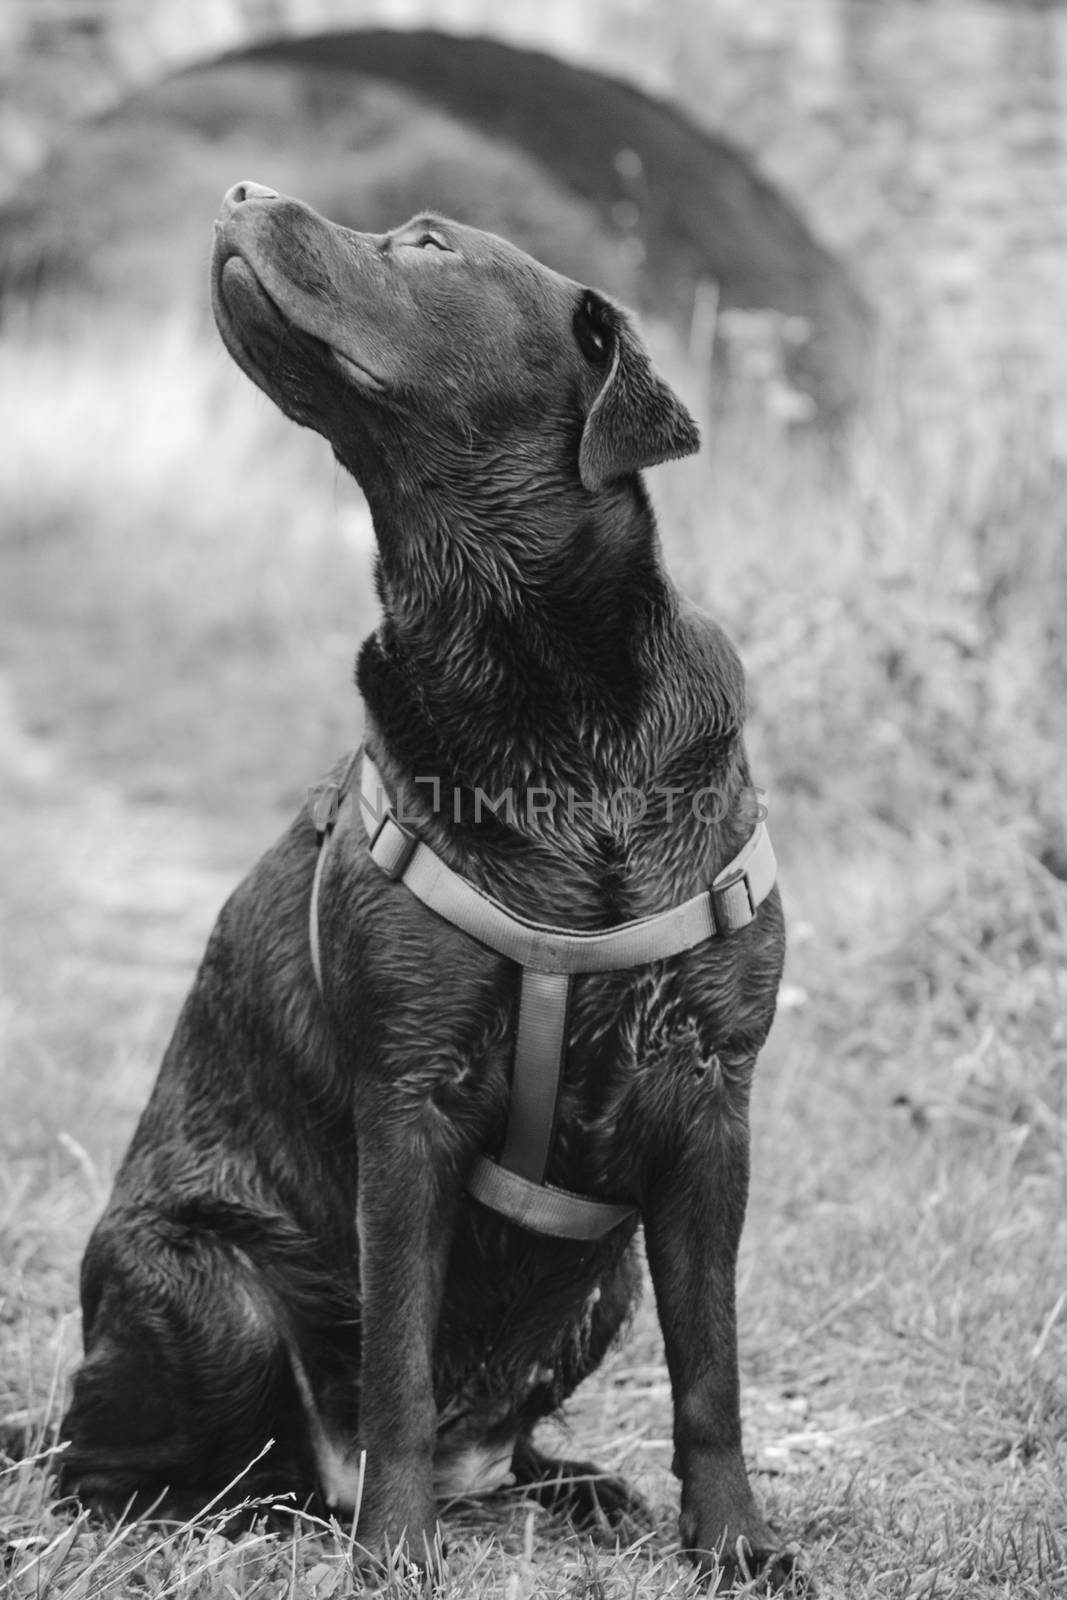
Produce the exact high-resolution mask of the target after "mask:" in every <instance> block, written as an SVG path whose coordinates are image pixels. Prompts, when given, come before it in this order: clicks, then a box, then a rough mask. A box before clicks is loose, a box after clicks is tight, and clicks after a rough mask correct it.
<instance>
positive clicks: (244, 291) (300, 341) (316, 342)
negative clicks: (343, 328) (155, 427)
mask: <svg viewBox="0 0 1067 1600" xmlns="http://www.w3.org/2000/svg"><path fill="white" fill-rule="evenodd" d="M212 280H213V282H212V287H213V290H214V293H213V295H212V300H213V303H214V310H215V320H216V322H217V323H218V325H219V332H220V333H221V334H222V337H223V340H224V341H225V344H226V347H227V349H228V350H229V351H230V354H231V355H232V356H233V358H234V360H235V361H236V362H237V363H238V365H239V366H240V367H242V368H243V369H244V370H245V371H246V372H247V373H248V376H249V377H250V378H252V379H253V381H254V382H256V383H258V384H259V385H260V387H261V388H265V389H267V390H268V392H270V391H271V390H272V389H273V387H274V385H273V384H272V382H271V375H272V371H273V369H274V367H275V366H276V363H277V357H278V354H279V351H280V349H281V347H282V345H283V343H288V342H290V341H291V342H293V343H294V344H296V345H297V346H298V347H299V348H300V349H302V350H304V351H306V352H307V353H308V355H310V356H311V357H312V358H313V359H316V360H317V361H319V362H320V363H322V364H323V365H329V366H332V367H333V369H334V370H335V371H340V372H341V373H342V374H343V376H344V378H345V379H346V380H347V382H348V383H350V384H351V385H352V386H353V387H354V388H356V389H359V390H362V391H364V392H367V393H371V394H382V393H383V392H384V390H385V385H384V383H383V382H382V380H381V379H380V378H379V377H378V376H377V374H376V373H374V372H371V371H370V369H369V368H367V367H365V366H363V365H362V364H361V363H360V362H359V361H357V360H355V359H354V358H353V357H352V356H351V355H349V354H348V353H347V352H346V351H342V350H338V349H337V348H336V346H335V345H333V344H331V343H330V342H329V341H328V340H325V339H323V338H321V337H320V336H319V335H318V334H314V333H310V332H308V330H307V329H306V328H303V327H301V325H300V323H299V322H297V321H295V320H294V318H293V317H292V316H290V314H289V313H288V312H287V311H286V310H285V309H284V307H282V306H281V305H279V304H278V302H277V300H275V298H274V296H273V295H272V294H271V293H270V291H269V290H268V289H267V288H266V287H265V286H264V284H263V281H262V279H261V278H260V277H259V276H258V274H257V273H256V271H255V269H254V268H253V267H252V266H251V265H250V263H249V262H248V260H247V258H246V257H245V256H243V255H241V254H240V253H239V252H238V251H236V250H230V251H229V252H228V253H227V252H226V250H225V248H224V247H223V246H222V244H221V241H220V242H219V243H218V244H217V245H216V252H215V259H214V262H213V272H212Z"/></svg>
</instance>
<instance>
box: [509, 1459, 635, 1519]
mask: <svg viewBox="0 0 1067 1600" xmlns="http://www.w3.org/2000/svg"><path fill="white" fill-rule="evenodd" d="M512 1471H513V1473H514V1475H515V1483H516V1485H517V1486H518V1487H519V1488H521V1489H522V1490H523V1493H524V1494H525V1495H526V1496H527V1497H528V1498H529V1499H533V1500H536V1501H537V1502H538V1503H539V1504H540V1505H543V1506H544V1507H545V1508H546V1509H547V1510H549V1511H551V1512H552V1513H553V1514H554V1515H556V1516H561V1517H566V1519H567V1521H568V1522H570V1524H571V1525H572V1527H574V1528H578V1529H581V1530H583V1531H591V1532H596V1531H597V1530H601V1531H603V1530H605V1529H607V1530H610V1531H611V1532H613V1533H619V1532H624V1533H632V1534H633V1535H634V1536H636V1535H637V1534H639V1533H641V1532H643V1531H645V1530H646V1529H647V1528H649V1527H650V1526H651V1524H652V1513H651V1511H650V1509H649V1507H648V1506H647V1505H646V1503H645V1501H644V1500H642V1498H641V1496H640V1495H639V1494H637V1493H636V1492H635V1491H634V1490H633V1489H631V1488H630V1486H629V1484H627V1483H626V1482H625V1481H624V1480H623V1479H622V1478H616V1477H612V1476H611V1475H610V1474H609V1473H606V1472H601V1471H600V1469H599V1468H598V1467H596V1466H594V1465H593V1463H592V1462H591V1461H566V1460H557V1459H556V1458H555V1457H554V1456H546V1455H542V1453H541V1451H540V1450H537V1449H535V1448H534V1446H533V1445H531V1444H529V1443H523V1444H520V1445H519V1446H518V1448H517V1449H516V1451H515V1455H514V1457H513V1460H512Z"/></svg>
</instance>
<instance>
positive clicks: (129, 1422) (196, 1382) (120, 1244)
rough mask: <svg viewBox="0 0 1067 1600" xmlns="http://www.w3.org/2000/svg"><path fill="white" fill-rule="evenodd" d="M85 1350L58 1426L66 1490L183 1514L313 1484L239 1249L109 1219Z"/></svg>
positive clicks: (116, 1505)
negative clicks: (219, 1499) (218, 1499)
mask: <svg viewBox="0 0 1067 1600" xmlns="http://www.w3.org/2000/svg"><path fill="white" fill-rule="evenodd" d="M82 1300H83V1306H84V1314H85V1349H86V1358H85V1362H84V1364H83V1366H82V1367H81V1369H80V1371H79V1372H78V1374H77V1376H76V1378H75V1382H74V1392H73V1397H72V1400H71V1405H70V1408H69V1410H68V1412H67V1415H66V1417H65V1419H64V1422H63V1426H62V1437H63V1438H64V1439H66V1440H68V1441H69V1444H68V1446H67V1448H66V1450H65V1451H64V1452H63V1455H62V1456H61V1458H60V1484H61V1487H62V1489H63V1492H64V1493H67V1494H72V1495H76V1496H77V1497H78V1498H79V1499H81V1500H82V1501H83V1503H86V1504H89V1505H91V1506H93V1507H94V1508H95V1509H97V1510H100V1511H103V1512H113V1513H117V1512H120V1511H121V1510H122V1509H123V1508H124V1507H125V1506H126V1505H127V1503H129V1502H130V1501H131V1500H132V1501H133V1503H134V1510H135V1511H141V1510H144V1509H147V1507H148V1506H149V1505H150V1504H152V1503H153V1502H154V1501H156V1500H160V1499H161V1497H162V1500H161V1505H162V1508H163V1509H168V1508H170V1507H173V1506H179V1505H180V1507H181V1508H182V1510H183V1512H184V1511H186V1510H187V1509H188V1508H189V1507H192V1506H194V1505H196V1504H198V1505H204V1504H205V1503H206V1502H208V1501H209V1500H211V1499H212V1498H213V1497H214V1496H216V1495H219V1494H220V1492H221V1491H223V1490H226V1489H227V1486H228V1485H230V1484H231V1482H233V1480H237V1481H236V1482H235V1483H234V1484H233V1488H232V1490H230V1491H229V1492H228V1493H227V1494H226V1495H225V1501H224V1503H226V1504H232V1503H235V1502H239V1501H241V1500H242V1499H244V1498H246V1497H248V1496H250V1495H256V1494H265V1493H273V1494H277V1493H284V1492H293V1491H295V1492H297V1493H300V1492H301V1491H303V1493H304V1494H306V1493H307V1491H308V1490H309V1489H310V1488H311V1487H312V1486H313V1482H314V1470H313V1468H309V1467H308V1464H307V1461H306V1446H305V1445H304V1443H303V1435H304V1426H303V1418H302V1415H301V1408H300V1404H299V1399H298V1396H297V1393H296V1390H295V1386H294V1384H293V1380H292V1375H291V1369H290V1366H289V1363H288V1360H287V1354H286V1348H285V1342H284V1338H283V1335H282V1330H281V1328H280V1327H279V1324H278V1318H277V1315H276V1312H275V1307H274V1303H273V1301H272V1298H271V1296H270V1294H269V1293H268V1292H267V1290H266V1289H265V1288H264V1287H263V1285H262V1284H261V1283H260V1282H259V1281H258V1278H257V1275H256V1273H255V1271H254V1269H252V1268H251V1266H250V1264H249V1263H248V1261H247V1259H246V1258H244V1257H243V1256H242V1252H240V1251H239V1250H235V1249H234V1248H233V1247H232V1245H230V1244H228V1243H227V1242H225V1241H223V1240H221V1239H220V1238H219V1237H218V1236H217V1235H213V1234H211V1233H209V1232H197V1231H193V1230H189V1229H181V1228H179V1227H177V1226H175V1225H174V1224H173V1223H171V1222H169V1221H166V1220H164V1219H162V1218H159V1217H155V1216H145V1215H142V1216H140V1217H131V1216H130V1215H129V1213H127V1214H125V1215H124V1216H121V1217H117V1216H115V1215H114V1214H112V1215H110V1216H108V1217H105V1219H104V1221H103V1222H102V1224H101V1226H100V1227H99V1228H98V1229H97V1232H96V1234H95V1235H94V1236H93V1239H92V1240H91V1241H90V1246H89V1250H88V1252H87V1254H86V1258H85V1264H84V1267H83V1271H82Z"/></svg>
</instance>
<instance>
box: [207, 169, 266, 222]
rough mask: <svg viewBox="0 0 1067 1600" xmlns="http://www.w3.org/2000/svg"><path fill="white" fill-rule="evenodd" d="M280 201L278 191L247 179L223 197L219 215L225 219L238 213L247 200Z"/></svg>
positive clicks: (228, 190) (227, 191) (236, 184)
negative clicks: (235, 212) (238, 208)
mask: <svg viewBox="0 0 1067 1600" xmlns="http://www.w3.org/2000/svg"><path fill="white" fill-rule="evenodd" d="M278 199H280V196H279V194H278V191H277V189H268V188H266V187H265V185H264V184H262V183H250V182H249V181H248V180H247V179H246V180H245V182H244V183H235V184H234V186H233V188H232V189H227V190H226V193H225V194H224V195H223V197H222V206H221V208H220V211H219V215H220V217H222V218H223V219H225V218H226V217H228V216H230V215H231V213H233V212H234V211H236V210H237V207H238V206H241V205H244V203H245V201H246V200H278Z"/></svg>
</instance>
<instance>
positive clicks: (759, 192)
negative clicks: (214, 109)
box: [200, 29, 873, 419]
mask: <svg viewBox="0 0 1067 1600" xmlns="http://www.w3.org/2000/svg"><path fill="white" fill-rule="evenodd" d="M225 59H226V60H227V61H264V62H275V63H304V64H307V65H313V66H316V67H320V68H321V67H325V68H331V69H333V70H334V71H338V72H347V73H358V74H361V75H364V76H368V77H378V78H383V79H387V80H390V81H392V82H394V83H396V84H398V85H400V86H402V87H404V88H407V89H409V90H413V91H414V92H415V93H417V94H419V95H421V96H422V97H423V98H425V99H426V100H428V101H430V102H433V103H435V104H436V105H438V106H440V107H441V108H442V109H444V110H446V111H448V112H450V113H451V114H452V115H453V116H456V117H459V118H461V119H463V120H465V121H467V122H470V123H472V124H474V125H476V126H477V127H478V128H480V129H481V130H483V131H484V132H486V133H488V134H497V135H500V136H501V137H503V138H507V139H509V140H511V141H512V142H513V143H515V144H517V145H520V146H521V147H523V148H524V149H525V150H527V151H528V152H529V153H530V154H531V155H533V156H534V157H535V158H537V159H538V160H539V161H541V162H542V164H543V165H544V166H545V167H546V168H548V169H549V170H550V171H551V172H552V173H553V174H555V176H556V177H557V178H558V179H559V180H560V181H561V182H563V183H564V184H566V185H567V186H569V187H570V188H571V189H572V190H573V191H574V192H575V193H576V194H578V195H579V196H580V197H581V198H582V199H583V200H585V201H587V202H588V203H589V204H591V205H593V206H594V207H596V208H598V209H599V210H600V211H601V212H602V213H603V214H605V215H606V216H610V215H611V213H612V209H613V207H615V206H617V205H618V204H619V203H620V202H628V203H629V205H630V206H631V207H636V208H637V209H636V212H631V213H630V214H631V215H633V216H634V217H635V227H634V231H635V232H636V233H637V235H638V236H639V237H640V239H641V241H642V243H643V245H644V249H645V266H644V282H645V284H646V303H647V304H655V305H656V307H657V308H658V309H661V310H662V311H664V312H665V313H666V314H667V315H668V316H670V317H672V318H673V320H675V321H676V322H678V323H679V325H681V326H683V327H685V326H687V325H688V322H689V319H690V316H691V314H692V308H693V304H694V295H695V293H696V289H697V285H698V284H699V283H700V282H701V281H702V280H707V279H709V278H710V279H713V280H714V281H715V282H716V283H717V284H718V288H719V296H720V303H721V304H722V305H724V306H735V307H742V308H762V307H774V308H775V309H778V310H780V311H784V312H787V313H790V314H796V315H799V316H803V317H806V318H808V319H809V320H810V322H811V324H812V327H813V334H812V338H811V339H810V341H808V343H807V344H805V345H803V346H801V347H800V349H799V350H798V352H797V353H796V355H795V357H794V358H793V359H794V363H795V365H794V368H793V371H794V375H795V378H796V380H797V381H798V382H799V383H800V384H801V385H803V386H804V387H806V388H807V389H809V390H810V392H811V393H812V394H814V395H815V397H816V398H817V400H818V401H819V405H820V411H821V414H822V415H823V417H824V418H829V419H833V418H835V417H839V416H841V415H843V414H845V413H847V412H848V411H849V410H851V408H852V407H853V406H854V404H855V403H856V402H857V401H858V400H859V399H860V398H861V397H862V395H863V393H864V390H865V387H866V379H867V373H868V368H869V358H870V348H871V335H872V331H873V318H872V314H871V311H870V309H869V307H868V306H867V304H866V302H865V301H864V299H863V297H862V295H861V294H860V293H859V292H858V290H857V289H856V286H855V285H854V283H853V282H852V280H851V278H850V276H849V274H848V273H847V271H846V270H845V268H844V267H843V265H842V264H841V262H840V261H838V260H837V259H836V257H834V256H833V255H832V254H831V253H830V252H829V251H828V250H826V249H824V247H823V246H822V245H820V244H819V242H818V241H817V240H816V239H815V238H814V237H813V236H812V234H811V232H810V231H809V229H808V228H807V227H806V225H805V223H804V221H803V219H802V218H801V217H800V215H799V214H798V213H797V211H796V210H795V209H794V208H793V207H792V206H791V205H790V204H789V203H788V202H787V201H786V200H785V199H784V198H783V197H782V196H781V195H780V194H779V193H778V191H777V190H776V189H775V188H774V187H773V186H772V185H771V184H769V183H768V182H766V181H765V180H764V179H763V178H761V177H760V176H759V175H758V174H757V173H756V172H755V171H754V170H753V168H752V166H751V165H750V164H749V163H748V161H747V160H746V159H745V157H744V156H743V155H742V154H741V152H740V151H738V150H737V149H735V148H734V147H732V146H731V145H730V144H729V143H728V142H727V141H726V140H724V139H720V138H716V137H714V136H712V135H710V134H708V133H705V132H703V131H702V130H701V129H699V128H697V127H696V126H695V125H694V124H693V123H692V122H691V121H690V120H689V119H688V118H686V117H685V116H684V115H683V114H682V113H680V112H678V111H677V110H675V109H674V108H673V107H672V106H670V105H668V104H665V103H663V102H660V101H657V100H655V99H652V98H651V97H650V96H648V95H646V94H644V93H642V92H641V91H640V90H638V89H635V88H632V87H630V86H629V85H627V84H623V83H619V82H617V81H615V80H613V79H610V78H603V77H600V76H599V75H598V74H596V73H593V72H588V71H585V70H583V69H581V68H577V67H572V66H568V65H567V64H566V63H564V62H562V61H560V60H558V59H556V58H554V57H552V56H548V55H543V54H541V53H539V52H534V51H526V50H519V49H515V48H512V47H511V46H508V45H504V44H500V43H498V42H496V41H495V40H490V39H484V38H477V39H467V38H457V37H455V36H453V35H450V34H444V33H437V32H431V31H421V32H414V33H399V32H394V31H387V30H384V29H381V30H367V31H358V32H355V31H353V32H348V31H346V32H337V33H327V34H321V35H317V36H314V37H309V38H278V39H276V40H272V41H269V42H267V43H264V44H258V45H253V46H251V47H250V48H247V49H240V50H236V51H233V52H231V53H230V54H229V55H228V56H226V57H225ZM204 64H206V63H200V65H204ZM621 150H628V151H635V152H636V153H637V154H638V155H639V156H640V161H641V166H640V172H638V173H635V172H632V171H631V172H627V171H622V172H620V170H619V166H618V164H617V157H618V154H619V152H620V151H621ZM631 165H635V164H631Z"/></svg>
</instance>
